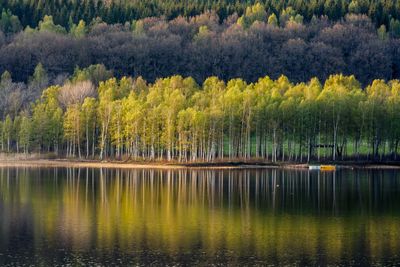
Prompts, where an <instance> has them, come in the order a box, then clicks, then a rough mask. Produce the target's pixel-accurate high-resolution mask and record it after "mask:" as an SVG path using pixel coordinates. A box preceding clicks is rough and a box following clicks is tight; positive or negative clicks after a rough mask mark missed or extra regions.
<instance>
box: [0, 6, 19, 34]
mask: <svg viewBox="0 0 400 267" xmlns="http://www.w3.org/2000/svg"><path fill="white" fill-rule="evenodd" d="M21 29H22V26H21V23H20V21H19V19H18V17H17V16H15V15H13V14H12V13H11V12H10V10H5V9H3V11H2V12H1V18H0V30H1V31H2V32H4V33H16V32H19V31H20V30H21Z"/></svg>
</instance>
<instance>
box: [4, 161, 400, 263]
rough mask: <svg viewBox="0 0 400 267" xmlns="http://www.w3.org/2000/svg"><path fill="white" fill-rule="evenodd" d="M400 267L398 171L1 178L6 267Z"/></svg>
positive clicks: (23, 174)
mask: <svg viewBox="0 0 400 267" xmlns="http://www.w3.org/2000/svg"><path fill="white" fill-rule="evenodd" d="M32 264H33V265H42V266H49V265H68V264H70V265H73V266H80V265H104V266H110V265H122V266H126V265H211V264H216V265H255V264H259V265H266V264H268V265H360V266H365V265H399V264H400V171H395V170H339V171H336V172H318V171H308V170H283V169H248V170H190V169H175V170H160V169H90V168H82V169H73V168H0V265H1V266H3V265H6V266H7V265H13V266H15V265H18V266H19V265H32Z"/></svg>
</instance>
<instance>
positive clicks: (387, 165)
mask: <svg viewBox="0 0 400 267" xmlns="http://www.w3.org/2000/svg"><path fill="white" fill-rule="evenodd" d="M320 164H332V165H336V166H337V167H338V168H339V169H400V162H383V163H380V162H378V163H377V162H350V161H349V162H326V163H310V164H308V163H295V162H280V163H272V162H261V161H248V162H242V161H221V162H191V163H180V162H146V161H99V160H74V159H35V158H26V159H22V158H15V159H13V158H7V159H4V158H3V159H0V168H4V167H30V168H35V167H49V168H50V167H53V168H54V167H60V168H114V169H302V170H308V166H309V165H320Z"/></svg>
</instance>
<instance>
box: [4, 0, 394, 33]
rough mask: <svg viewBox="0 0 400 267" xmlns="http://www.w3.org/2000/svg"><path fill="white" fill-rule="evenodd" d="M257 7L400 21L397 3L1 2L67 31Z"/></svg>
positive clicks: (31, 20) (31, 22)
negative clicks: (96, 22) (81, 25)
mask: <svg viewBox="0 0 400 267" xmlns="http://www.w3.org/2000/svg"><path fill="white" fill-rule="evenodd" d="M255 4H261V5H263V6H264V9H265V11H266V14H267V16H270V15H272V14H274V15H276V16H277V17H282V16H283V17H284V16H285V15H286V14H287V12H288V10H290V9H293V10H295V11H296V12H297V13H298V14H300V15H301V16H302V17H303V18H304V20H305V21H306V22H309V21H311V20H312V17H313V16H315V17H321V16H327V17H328V18H329V19H330V20H332V21H337V20H340V19H342V18H344V17H345V15H347V14H349V13H352V14H363V15H368V16H369V17H370V18H371V19H372V20H373V22H374V24H375V25H377V26H378V27H379V26H380V25H382V24H384V25H386V26H387V27H388V26H389V25H390V23H391V20H392V19H393V20H399V19H400V3H399V2H398V1H395V0H386V1H379V0H328V1H323V0H314V1H306V0H246V1H244V0H239V1H236V0H235V1H233V0H214V1H206V0H188V1H173V0H79V1H77V0H37V1H32V0H1V1H0V10H2V9H4V10H9V11H10V12H11V13H12V14H13V15H15V16H16V17H18V20H19V23H20V24H21V25H22V26H23V27H26V26H31V27H36V26H38V25H39V21H40V20H42V19H43V17H44V16H45V15H50V16H53V18H54V20H55V22H56V23H58V24H61V25H62V26H64V27H68V26H69V25H70V23H71V21H73V22H78V21H79V20H84V21H85V22H86V23H87V24H89V23H90V22H91V21H92V20H93V19H96V18H100V19H101V20H102V21H104V22H106V23H109V24H115V23H122V24H124V23H125V22H130V21H132V20H138V19H144V18H148V17H165V18H166V19H168V20H172V19H175V18H177V17H179V16H182V17H193V16H197V15H200V14H202V13H205V12H208V11H213V12H215V13H216V14H217V15H218V16H219V18H220V21H221V22H222V21H224V20H226V19H228V18H229V16H231V15H235V14H237V15H239V16H242V15H243V14H245V13H246V12H247V9H248V8H250V7H251V6H252V5H255Z"/></svg>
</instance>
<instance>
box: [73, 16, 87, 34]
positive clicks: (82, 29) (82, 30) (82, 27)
mask: <svg viewBox="0 0 400 267" xmlns="http://www.w3.org/2000/svg"><path fill="white" fill-rule="evenodd" d="M69 32H70V34H71V35H72V36H74V37H75V38H82V37H84V36H85V35H86V32H87V28H86V23H85V21H83V20H80V21H79V23H78V25H76V24H73V25H72V26H71V28H70V31H69Z"/></svg>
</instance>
